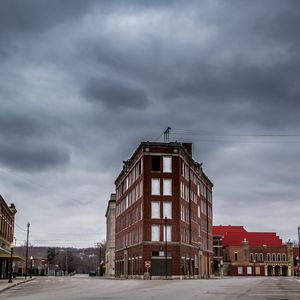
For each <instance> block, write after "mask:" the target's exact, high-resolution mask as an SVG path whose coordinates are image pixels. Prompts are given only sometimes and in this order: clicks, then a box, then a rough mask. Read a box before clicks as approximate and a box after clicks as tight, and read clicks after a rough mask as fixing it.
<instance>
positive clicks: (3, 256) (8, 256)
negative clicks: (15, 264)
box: [0, 253, 25, 261]
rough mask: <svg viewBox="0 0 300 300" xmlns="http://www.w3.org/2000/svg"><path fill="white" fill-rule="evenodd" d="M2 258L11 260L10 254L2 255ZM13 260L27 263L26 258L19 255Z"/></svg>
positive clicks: (0, 254)
mask: <svg viewBox="0 0 300 300" xmlns="http://www.w3.org/2000/svg"><path fill="white" fill-rule="evenodd" d="M0 258H6V259H10V254H6V253H0ZM13 260H14V261H25V259H24V257H22V256H19V255H13Z"/></svg>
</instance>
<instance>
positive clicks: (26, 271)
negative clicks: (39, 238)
mask: <svg viewBox="0 0 300 300" xmlns="http://www.w3.org/2000/svg"><path fill="white" fill-rule="evenodd" d="M29 227H30V223H29V222H28V223H27V239H26V258H25V279H26V277H27V273H28V245H29V244H28V242H29Z"/></svg>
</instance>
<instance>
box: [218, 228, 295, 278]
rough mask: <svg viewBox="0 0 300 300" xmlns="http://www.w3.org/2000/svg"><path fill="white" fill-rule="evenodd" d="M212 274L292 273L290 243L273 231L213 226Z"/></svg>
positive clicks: (283, 274)
mask: <svg viewBox="0 0 300 300" xmlns="http://www.w3.org/2000/svg"><path fill="white" fill-rule="evenodd" d="M213 237H214V270H215V274H220V273H224V274H227V275H241V276H243V275H248V276H291V275H292V273H293V264H294V263H293V245H292V243H286V244H285V243H283V242H282V239H280V238H279V237H278V236H277V235H276V233H275V232H248V231H247V230H246V229H245V228H244V227H243V226H230V225H229V226H213Z"/></svg>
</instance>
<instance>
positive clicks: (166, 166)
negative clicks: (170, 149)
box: [163, 156, 172, 173]
mask: <svg viewBox="0 0 300 300" xmlns="http://www.w3.org/2000/svg"><path fill="white" fill-rule="evenodd" d="M163 172H164V173H172V156H164V157H163Z"/></svg>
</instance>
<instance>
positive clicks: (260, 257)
mask: <svg viewBox="0 0 300 300" xmlns="http://www.w3.org/2000/svg"><path fill="white" fill-rule="evenodd" d="M259 261H264V255H263V254H262V253H260V254H259Z"/></svg>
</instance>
